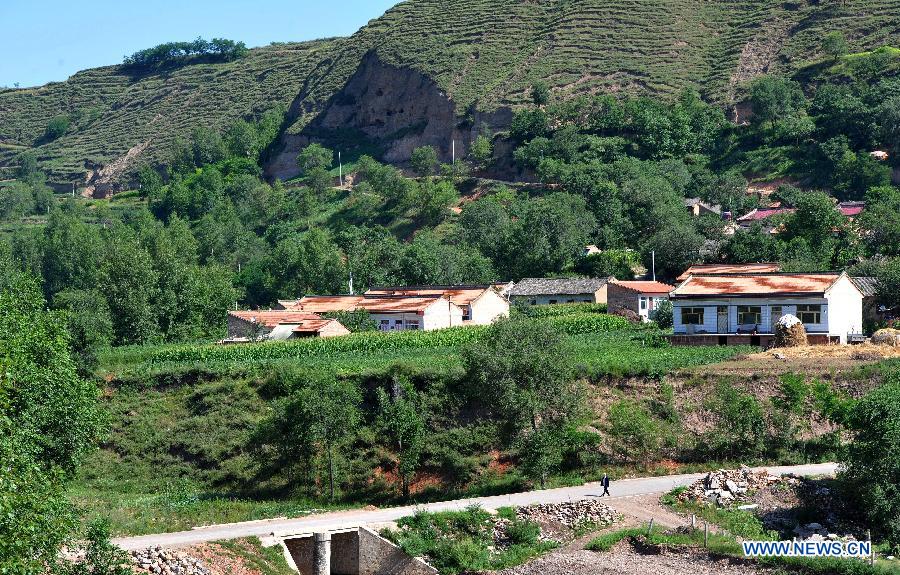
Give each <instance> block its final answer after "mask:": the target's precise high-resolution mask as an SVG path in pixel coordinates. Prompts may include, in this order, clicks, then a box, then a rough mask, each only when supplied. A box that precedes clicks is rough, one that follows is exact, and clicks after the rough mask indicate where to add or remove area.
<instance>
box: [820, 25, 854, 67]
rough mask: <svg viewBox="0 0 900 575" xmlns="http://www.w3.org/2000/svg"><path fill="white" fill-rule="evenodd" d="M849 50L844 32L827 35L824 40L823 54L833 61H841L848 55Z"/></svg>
mask: <svg viewBox="0 0 900 575" xmlns="http://www.w3.org/2000/svg"><path fill="white" fill-rule="evenodd" d="M848 49H849V47H848V46H847V39H846V38H845V37H844V34H843V32H840V31H837V30H835V31H833V32H829V33H828V34H826V35H825V37H824V38H823V39H822V52H824V53H825V54H826V55H827V56H828V57H829V58H831V59H832V60H839V59H840V58H841V56H843V55H844V54H846V53H847V51H848Z"/></svg>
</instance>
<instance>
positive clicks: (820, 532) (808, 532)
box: [794, 523, 856, 541]
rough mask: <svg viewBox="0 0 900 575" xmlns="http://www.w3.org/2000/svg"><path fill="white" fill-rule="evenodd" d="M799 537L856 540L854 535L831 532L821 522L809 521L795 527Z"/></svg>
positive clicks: (814, 539)
mask: <svg viewBox="0 0 900 575" xmlns="http://www.w3.org/2000/svg"><path fill="white" fill-rule="evenodd" d="M794 534H795V535H796V536H797V539H800V540H804V541H856V538H855V537H854V536H853V535H838V534H837V533H831V532H830V531H829V530H828V529H826V528H825V527H823V526H822V524H821V523H807V524H806V525H798V526H797V527H795V528H794Z"/></svg>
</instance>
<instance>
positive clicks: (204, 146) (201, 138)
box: [191, 126, 228, 167]
mask: <svg viewBox="0 0 900 575" xmlns="http://www.w3.org/2000/svg"><path fill="white" fill-rule="evenodd" d="M191 148H192V150H193V153H194V165H195V166H198V167H203V166H205V165H207V164H215V163H216V162H218V161H220V160H224V159H225V157H226V156H227V155H228V150H227V149H226V147H225V142H224V141H223V140H222V136H221V135H220V134H219V132H217V131H216V130H213V129H212V128H207V127H199V126H198V127H196V128H194V131H193V132H191Z"/></svg>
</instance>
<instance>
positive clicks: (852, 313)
mask: <svg viewBox="0 0 900 575" xmlns="http://www.w3.org/2000/svg"><path fill="white" fill-rule="evenodd" d="M825 298H826V299H827V300H828V309H829V310H830V311H831V316H830V318H829V323H828V334H829V335H835V336H839V337H840V338H841V343H847V334H851V333H862V326H863V313H862V308H863V305H862V301H863V296H862V294H861V293H860V292H859V290H858V289H857V288H856V286H855V285H853V282H852V281H850V278H849V277H847V275H846V274H842V275H841V277H840V278H838V280H837V281H836V282H834V285H832V286H831V287H830V288H829V289H828V291H827V292H825Z"/></svg>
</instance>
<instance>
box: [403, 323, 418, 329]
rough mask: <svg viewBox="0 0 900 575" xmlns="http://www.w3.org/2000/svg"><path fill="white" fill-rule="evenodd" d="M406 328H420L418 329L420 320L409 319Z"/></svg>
mask: <svg viewBox="0 0 900 575" xmlns="http://www.w3.org/2000/svg"><path fill="white" fill-rule="evenodd" d="M406 329H409V330H418V329H419V322H417V321H408V322H406Z"/></svg>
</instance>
